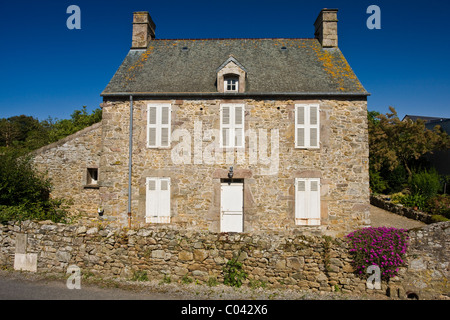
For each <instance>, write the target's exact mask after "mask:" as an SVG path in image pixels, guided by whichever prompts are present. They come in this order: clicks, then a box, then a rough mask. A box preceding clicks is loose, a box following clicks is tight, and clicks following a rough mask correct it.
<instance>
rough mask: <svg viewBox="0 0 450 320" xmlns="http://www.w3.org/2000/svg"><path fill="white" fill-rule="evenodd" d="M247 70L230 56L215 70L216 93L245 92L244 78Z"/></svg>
mask: <svg viewBox="0 0 450 320" xmlns="http://www.w3.org/2000/svg"><path fill="white" fill-rule="evenodd" d="M246 75H247V70H245V68H244V66H243V65H242V64H240V63H239V62H238V61H237V60H236V59H235V58H234V57H232V56H230V57H229V58H228V59H227V60H226V61H225V62H224V63H222V65H221V66H220V67H219V68H218V69H217V91H219V92H223V93H227V92H230V93H232V92H234V93H238V92H245V78H246Z"/></svg>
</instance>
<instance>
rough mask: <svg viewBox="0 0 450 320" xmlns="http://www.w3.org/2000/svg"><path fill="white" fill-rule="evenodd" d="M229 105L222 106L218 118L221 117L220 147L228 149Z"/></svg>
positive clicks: (229, 133) (229, 136)
mask: <svg viewBox="0 0 450 320" xmlns="http://www.w3.org/2000/svg"><path fill="white" fill-rule="evenodd" d="M231 109H232V107H231V105H224V106H222V108H221V112H220V116H221V120H220V123H221V126H222V129H221V131H220V132H221V145H222V147H230V146H231V143H230V142H231V139H230V138H231V127H232V126H231Z"/></svg>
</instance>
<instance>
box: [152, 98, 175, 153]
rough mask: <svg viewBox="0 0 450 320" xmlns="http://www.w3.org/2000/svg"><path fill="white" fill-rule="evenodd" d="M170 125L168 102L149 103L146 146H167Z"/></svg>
mask: <svg viewBox="0 0 450 320" xmlns="http://www.w3.org/2000/svg"><path fill="white" fill-rule="evenodd" d="M170 126H171V106H170V104H168V103H164V104H160V103H158V104H149V105H148V120H147V128H148V130H147V146H148V147H149V148H158V147H169V146H170Z"/></svg>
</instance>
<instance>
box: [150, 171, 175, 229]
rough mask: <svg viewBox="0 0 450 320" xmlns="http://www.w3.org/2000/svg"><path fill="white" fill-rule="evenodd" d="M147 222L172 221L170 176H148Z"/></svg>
mask: <svg viewBox="0 0 450 320" xmlns="http://www.w3.org/2000/svg"><path fill="white" fill-rule="evenodd" d="M146 189H147V193H146V214H145V222H147V223H170V178H147V181H146Z"/></svg>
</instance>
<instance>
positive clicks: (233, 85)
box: [223, 76, 239, 92]
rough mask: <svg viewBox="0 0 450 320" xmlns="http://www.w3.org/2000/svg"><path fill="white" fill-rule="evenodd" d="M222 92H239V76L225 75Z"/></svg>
mask: <svg viewBox="0 0 450 320" xmlns="http://www.w3.org/2000/svg"><path fill="white" fill-rule="evenodd" d="M223 82H224V85H225V88H224V92H239V77H237V76H225V77H224V81H223Z"/></svg>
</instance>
